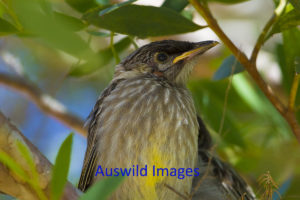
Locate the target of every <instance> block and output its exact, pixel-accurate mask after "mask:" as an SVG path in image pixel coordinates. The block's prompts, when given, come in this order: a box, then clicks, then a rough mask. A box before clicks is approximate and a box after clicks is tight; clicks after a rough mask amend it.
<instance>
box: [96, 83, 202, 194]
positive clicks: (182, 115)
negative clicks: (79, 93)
mask: <svg viewBox="0 0 300 200" xmlns="http://www.w3.org/2000/svg"><path fill="white" fill-rule="evenodd" d="M101 106H102V113H101V116H100V119H99V128H98V129H97V132H98V133H99V134H98V135H100V138H99V152H101V153H100V158H99V161H98V163H99V165H102V166H105V167H106V168H121V167H122V168H129V167H132V166H133V165H134V166H137V165H139V166H140V167H144V166H145V165H147V166H148V175H147V177H143V178H142V177H139V178H137V177H136V178H135V179H131V180H128V181H129V182H131V184H129V183H128V185H130V187H133V188H134V185H135V186H136V187H138V190H139V191H143V192H141V193H145V194H144V195H147V196H149V195H150V196H152V197H155V198H152V199H157V197H158V196H161V197H162V196H164V197H168V196H166V195H167V194H159V192H158V191H157V187H158V186H159V185H160V186H159V187H164V186H163V185H162V183H167V184H170V185H173V187H175V188H181V189H182V188H185V189H186V190H189V189H190V183H191V178H187V179H185V180H180V179H178V178H177V177H172V178H171V177H168V176H166V175H165V176H153V173H155V172H154V171H153V169H154V168H153V166H154V167H155V169H157V168H167V169H171V168H176V169H178V168H194V166H195V162H196V156H197V136H198V135H197V130H198V124H197V119H196V112H195V108H194V104H193V100H192V98H191V96H190V94H189V92H188V91H187V89H186V88H184V87H175V86H171V85H169V84H163V83H161V82H158V81H156V80H151V79H146V80H132V81H127V82H123V83H122V84H121V85H119V86H118V87H116V88H115V89H114V90H113V91H112V92H111V94H110V95H109V96H108V97H106V98H105V100H104V101H103V103H102V105H101ZM116 149H117V150H116ZM182 184H185V185H186V187H182V186H180V185H182ZM124 187H126V186H124ZM142 188H144V189H142ZM171 192H172V191H171ZM184 192H189V191H184ZM146 193H148V194H146Z"/></svg>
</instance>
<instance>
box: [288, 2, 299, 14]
mask: <svg viewBox="0 0 300 200" xmlns="http://www.w3.org/2000/svg"><path fill="white" fill-rule="evenodd" d="M289 2H290V3H291V4H292V5H293V6H294V8H295V9H297V10H298V12H300V1H299V0H289Z"/></svg>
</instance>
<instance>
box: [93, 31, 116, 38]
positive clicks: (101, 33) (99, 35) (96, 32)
mask: <svg viewBox="0 0 300 200" xmlns="http://www.w3.org/2000/svg"><path fill="white" fill-rule="evenodd" d="M87 32H88V33H89V34H91V35H93V36H98V37H110V36H111V33H105V32H99V31H87Z"/></svg>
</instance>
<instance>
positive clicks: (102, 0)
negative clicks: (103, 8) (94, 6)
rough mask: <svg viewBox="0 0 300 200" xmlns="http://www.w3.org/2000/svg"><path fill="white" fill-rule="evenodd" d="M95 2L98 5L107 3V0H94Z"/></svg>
mask: <svg viewBox="0 0 300 200" xmlns="http://www.w3.org/2000/svg"><path fill="white" fill-rule="evenodd" d="M96 2H97V3H98V4H100V5H109V0H96Z"/></svg>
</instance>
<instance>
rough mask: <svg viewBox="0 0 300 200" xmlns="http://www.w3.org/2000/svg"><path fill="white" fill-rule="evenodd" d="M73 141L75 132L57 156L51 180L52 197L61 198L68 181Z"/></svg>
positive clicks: (54, 199)
mask: <svg viewBox="0 0 300 200" xmlns="http://www.w3.org/2000/svg"><path fill="white" fill-rule="evenodd" d="M72 143H73V134H72V133H71V134H70V135H69V136H68V137H67V138H66V139H65V141H64V142H63V143H62V145H61V147H60V148H59V151H58V154H57V156H56V159H55V164H54V166H53V171H52V180H51V197H52V199H53V200H58V199H60V197H61V195H62V193H63V190H64V187H65V184H66V182H67V177H68V172H69V166H70V160H71V150H72Z"/></svg>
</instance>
